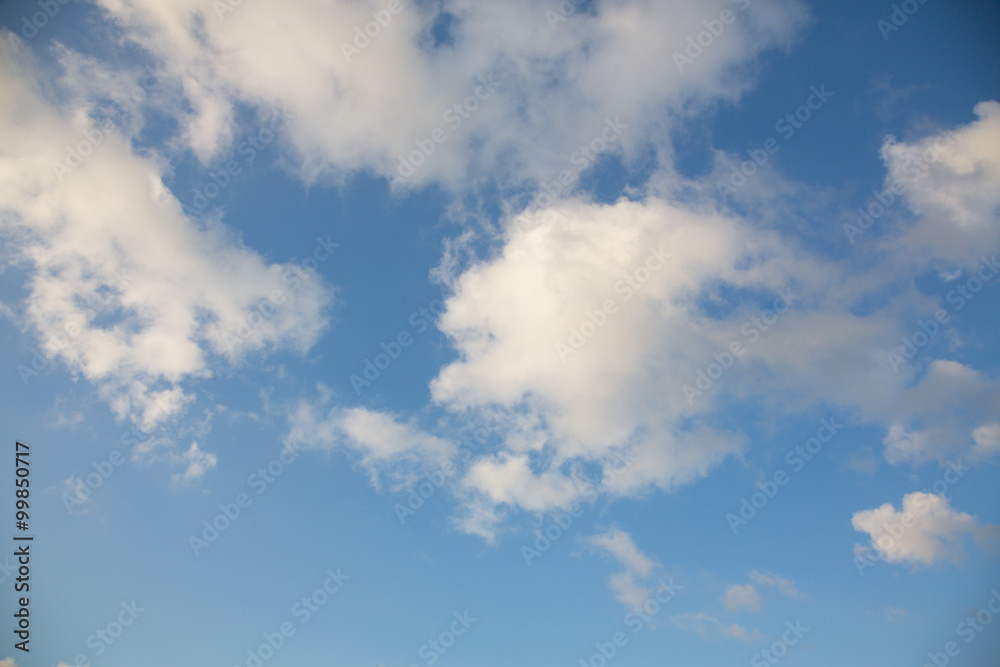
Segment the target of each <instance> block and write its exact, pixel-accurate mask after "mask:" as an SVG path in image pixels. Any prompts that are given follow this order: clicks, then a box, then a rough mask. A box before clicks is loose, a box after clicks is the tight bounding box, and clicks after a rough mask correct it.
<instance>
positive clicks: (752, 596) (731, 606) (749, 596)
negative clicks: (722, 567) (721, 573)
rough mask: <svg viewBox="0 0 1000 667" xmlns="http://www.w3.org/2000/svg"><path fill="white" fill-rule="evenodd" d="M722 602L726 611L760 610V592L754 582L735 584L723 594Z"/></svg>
mask: <svg viewBox="0 0 1000 667" xmlns="http://www.w3.org/2000/svg"><path fill="white" fill-rule="evenodd" d="M722 604H723V606H724V607H725V608H726V611H739V610H741V609H749V610H750V611H760V604H761V601H760V593H758V592H757V589H756V588H754V587H753V585H752V584H733V585H732V586H730V587H729V588H727V589H726V592H725V593H724V594H723V596H722Z"/></svg>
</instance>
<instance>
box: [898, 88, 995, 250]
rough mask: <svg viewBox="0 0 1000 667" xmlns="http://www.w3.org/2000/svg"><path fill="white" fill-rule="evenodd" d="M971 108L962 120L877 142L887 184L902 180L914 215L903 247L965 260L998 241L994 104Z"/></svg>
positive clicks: (903, 236) (901, 240)
mask: <svg viewBox="0 0 1000 667" xmlns="http://www.w3.org/2000/svg"><path fill="white" fill-rule="evenodd" d="M975 113H976V115H977V116H978V117H979V120H977V121H974V122H972V123H969V124H968V125H965V126H960V127H956V128H952V129H950V130H946V131H944V132H942V133H939V134H938V135H932V136H930V137H927V138H924V139H919V140H916V141H910V142H897V141H896V140H895V139H894V138H892V137H890V138H889V139H888V140H887V141H886V143H885V145H884V146H883V147H882V158H883V159H884V160H885V162H886V165H887V167H888V169H889V175H888V177H887V180H886V182H887V184H891V183H892V182H893V181H898V182H900V183H901V184H903V185H904V186H905V195H904V197H905V200H906V202H907V204H908V205H909V207H910V208H911V209H912V210H913V211H914V212H915V213H917V214H918V216H919V218H918V220H917V221H916V223H914V224H913V225H912V226H910V227H905V228H904V229H903V230H902V233H901V235H900V238H899V241H900V242H901V244H902V251H903V252H907V253H915V254H916V256H917V257H921V256H924V257H936V258H942V259H948V260H955V261H959V262H961V263H963V264H968V263H975V262H977V261H978V258H979V255H980V254H981V252H982V250H983V249H984V248H987V249H988V248H996V247H997V244H998V242H1000V227H998V225H997V220H998V218H997V216H998V213H1000V209H998V206H1000V103H997V102H995V101H985V102H980V103H979V104H977V105H976V107H975Z"/></svg>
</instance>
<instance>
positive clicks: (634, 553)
mask: <svg viewBox="0 0 1000 667" xmlns="http://www.w3.org/2000/svg"><path fill="white" fill-rule="evenodd" d="M588 542H589V543H590V545H591V546H592V547H595V548H598V549H601V550H603V551H606V552H607V553H609V554H611V555H612V556H614V557H615V558H616V559H618V562H619V563H621V564H622V565H624V566H625V568H626V569H627V570H628V571H629V572H633V573H635V574H637V575H639V576H640V577H648V576H649V575H650V574H651V573H652V571H653V568H654V567H656V563H655V562H653V560H652V559H651V558H649V557H648V556H646V555H645V554H644V553H642V552H641V551H639V547H637V546H636V545H635V542H633V541H632V536H631V535H629V534H628V533H626V532H625V531H623V530H620V529H618V528H612V529H611V530H609V531H607V532H606V533H601V534H599V535H593V536H591V537H590V538H589V540H588Z"/></svg>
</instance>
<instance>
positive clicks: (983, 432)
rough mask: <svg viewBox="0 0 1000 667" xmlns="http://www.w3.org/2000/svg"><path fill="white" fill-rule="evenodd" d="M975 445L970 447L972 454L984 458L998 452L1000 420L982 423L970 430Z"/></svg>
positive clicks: (999, 447) (999, 450)
mask: <svg viewBox="0 0 1000 667" xmlns="http://www.w3.org/2000/svg"><path fill="white" fill-rule="evenodd" d="M972 439H973V440H975V441H976V446H975V447H973V448H972V456H973V457H974V458H977V459H986V458H990V457H992V456H995V455H996V454H997V452H1000V422H993V423H990V424H984V425H983V426H980V427H979V428H977V429H976V430H975V431H973V432H972Z"/></svg>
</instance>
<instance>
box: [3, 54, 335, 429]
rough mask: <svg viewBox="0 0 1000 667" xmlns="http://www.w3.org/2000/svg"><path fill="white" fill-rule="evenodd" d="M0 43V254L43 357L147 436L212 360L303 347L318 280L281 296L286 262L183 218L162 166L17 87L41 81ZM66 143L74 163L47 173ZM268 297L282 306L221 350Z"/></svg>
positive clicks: (31, 87)
mask: <svg viewBox="0 0 1000 667" xmlns="http://www.w3.org/2000/svg"><path fill="white" fill-rule="evenodd" d="M3 45H4V46H3V47H2V49H3V50H2V53H0V86H2V87H3V89H4V90H5V91H7V98H6V99H7V100H8V103H6V104H4V105H2V107H0V126H2V127H4V128H5V134H6V135H7V136H9V137H10V138H11V140H10V141H8V142H7V143H6V144H5V151H4V154H3V155H2V156H0V208H2V209H3V212H4V213H3V218H2V222H0V224H2V226H3V227H4V231H5V232H6V233H7V234H8V235H9V236H10V237H11V238H12V242H11V246H10V249H9V251H8V252H7V253H5V256H4V258H3V259H4V261H5V262H6V263H13V264H17V265H19V266H20V267H22V268H23V269H25V270H26V271H27V274H28V279H27V284H26V290H27V295H26V299H25V305H24V307H23V310H21V311H18V312H17V319H18V320H19V321H20V322H22V323H23V324H24V325H25V326H26V327H29V328H30V329H31V330H33V331H34V332H35V333H36V335H37V336H38V337H39V338H40V339H41V341H42V345H41V349H42V351H43V352H44V354H46V356H49V357H51V358H57V359H59V360H60V361H61V362H62V363H63V364H64V365H65V366H66V367H67V368H68V369H69V370H70V371H71V372H72V373H73V374H74V375H75V376H82V377H83V378H85V379H86V380H88V381H90V382H92V383H93V384H94V385H96V387H97V389H98V393H99V395H100V396H101V397H102V398H103V399H104V400H105V401H106V402H107V403H108V404H109V405H110V406H111V408H112V410H113V411H114V413H115V414H116V416H117V417H118V418H120V419H126V418H127V419H130V420H132V421H133V422H134V423H136V424H137V425H139V426H140V428H142V429H143V430H147V431H148V430H151V429H153V428H156V427H157V426H159V425H161V424H162V423H163V422H165V421H166V420H168V419H170V418H171V417H173V416H176V415H178V414H180V413H181V412H182V411H183V409H184V407H185V406H186V405H187V404H189V403H190V402H191V401H193V400H194V398H195V397H194V394H193V393H192V390H191V388H190V385H191V384H192V383H193V382H195V381H197V380H202V379H205V378H208V377H210V376H211V375H212V374H213V370H212V367H213V364H217V363H219V362H223V361H228V362H232V363H238V362H239V361H240V360H241V359H243V358H244V357H245V355H246V354H248V353H252V352H267V351H270V350H273V349H275V348H279V347H286V348H292V349H295V350H299V351H305V350H307V349H308V348H309V347H310V346H312V345H313V343H315V342H316V340H317V339H318V338H319V336H320V334H321V333H322V331H323V330H324V329H325V327H326V321H325V315H324V310H325V309H326V307H327V306H328V305H329V303H330V296H329V294H328V291H327V289H326V288H325V287H324V286H323V284H322V281H321V279H320V278H318V277H314V278H312V279H310V280H308V281H305V282H303V281H299V280H297V282H299V283H301V284H300V285H298V287H297V289H292V287H293V286H294V285H293V283H292V281H290V280H288V281H285V280H283V279H282V277H283V275H287V272H288V271H289V270H290V267H289V266H287V265H282V264H268V263H266V262H265V261H264V260H263V258H262V257H261V256H260V255H258V254H257V253H256V252H254V251H252V250H250V249H249V248H247V247H246V246H244V245H243V243H242V242H241V240H240V239H239V238H238V237H237V236H236V235H235V234H233V232H232V231H230V230H229V229H227V228H226V227H224V226H222V225H221V224H219V223H217V222H212V221H203V223H204V224H205V225H207V226H205V227H203V226H202V224H201V223H197V224H196V223H195V222H194V221H192V220H189V219H187V218H185V216H184V215H183V214H182V212H181V208H180V204H179V202H178V200H177V199H176V198H175V197H174V196H173V194H172V193H171V192H170V191H169V190H168V189H167V188H166V186H165V185H164V182H163V178H164V174H165V171H166V169H167V168H166V167H165V166H164V165H163V164H162V163H161V162H160V161H159V160H158V158H156V157H153V156H150V157H140V156H139V155H137V153H136V152H135V151H134V149H133V146H132V143H131V139H132V137H131V136H129V135H128V133H127V132H128V128H124V129H122V128H119V129H114V128H105V129H106V130H107V131H106V132H101V131H98V132H97V133H96V134H94V132H95V123H94V121H92V120H91V119H90V117H89V116H88V108H87V106H86V104H85V102H83V101H82V102H79V104H80V105H82V106H73V105H72V104H71V103H69V102H67V103H65V104H63V105H60V104H58V103H55V102H50V101H47V100H46V98H44V97H43V96H42V94H41V93H40V92H39V89H38V87H37V86H36V84H34V83H31V82H30V81H31V79H36V78H37V79H40V80H44V76H42V73H41V72H39V71H37V69H36V68H35V67H34V66H33V65H32V64H31V63H30V62H28V61H26V60H25V59H24V57H21V58H15V57H14V56H13V55H12V54H11V53H10V49H9V46H8V45H7V42H6V40H4V41H3ZM120 130H121V131H120ZM122 132H125V134H123V133H122ZM88 133H89V134H90V136H91V137H94V138H95V139H94V141H91V140H90V139H87V134H88ZM88 142H90V143H88ZM95 142H96V143H95ZM67 146H73V147H75V150H78V151H79V152H81V153H84V152H85V153H86V155H85V156H84V157H83V158H82V161H81V163H80V164H79V165H78V166H76V167H75V168H73V169H72V171H70V172H69V173H65V172H62V173H60V172H59V170H58V169H56V168H55V165H56V164H57V163H58V162H63V161H66V160H67V157H66V156H67V149H66V147H67ZM81 146H82V147H83V148H81ZM88 146H89V149H87V147H88ZM85 149H86V150H85ZM95 193H99V196H98V195H96V194H95ZM276 290H281V291H282V293H283V295H284V299H283V301H284V302H283V303H282V304H281V305H278V306H276V307H275V308H274V312H273V315H271V316H270V317H267V318H259V319H260V320H261V321H260V322H259V323H258V324H257V326H256V327H255V328H254V329H253V330H252V331H250V332H249V336H248V337H247V338H246V340H244V341H242V342H239V344H238V345H237V346H235V347H233V346H231V343H232V342H234V341H238V337H239V331H240V325H241V323H243V321H244V320H245V319H246V318H248V317H249V316H250V315H251V313H252V312H253V311H254V310H255V309H257V308H258V307H259V306H260V304H262V303H264V302H267V301H268V300H269V298H271V297H272V295H273V294H274V293H275V291H276ZM32 380H33V381H38V380H37V378H32Z"/></svg>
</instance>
